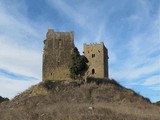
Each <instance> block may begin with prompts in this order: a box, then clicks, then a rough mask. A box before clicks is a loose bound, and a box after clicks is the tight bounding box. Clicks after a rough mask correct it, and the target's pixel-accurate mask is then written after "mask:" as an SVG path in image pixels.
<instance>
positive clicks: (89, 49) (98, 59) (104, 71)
mask: <svg viewBox="0 0 160 120" xmlns="http://www.w3.org/2000/svg"><path fill="white" fill-rule="evenodd" d="M83 47H84V55H85V56H86V57H87V59H88V61H89V63H88V66H89V69H88V71H87V72H86V76H90V77H97V78H108V50H107V48H106V47H105V46H104V44H103V43H100V44H89V45H87V44H84V45H83Z"/></svg>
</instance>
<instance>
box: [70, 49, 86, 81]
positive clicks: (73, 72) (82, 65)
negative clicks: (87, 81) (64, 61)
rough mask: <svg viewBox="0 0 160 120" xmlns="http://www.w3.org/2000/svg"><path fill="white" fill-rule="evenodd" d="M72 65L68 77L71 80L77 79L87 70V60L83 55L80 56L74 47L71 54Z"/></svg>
mask: <svg viewBox="0 0 160 120" xmlns="http://www.w3.org/2000/svg"><path fill="white" fill-rule="evenodd" d="M71 59H72V64H71V66H70V77H71V78H72V79H76V78H78V76H79V75H80V76H81V75H82V73H83V72H84V71H85V70H86V69H87V63H88V60H87V58H86V57H85V56H84V55H80V54H79V51H78V49H77V48H76V47H75V48H74V51H73V53H72V54H71Z"/></svg>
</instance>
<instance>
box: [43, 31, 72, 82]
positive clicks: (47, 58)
mask: <svg viewBox="0 0 160 120" xmlns="http://www.w3.org/2000/svg"><path fill="white" fill-rule="evenodd" d="M73 49H74V36H73V32H55V31H54V30H52V29H49V30H48V32H47V34H46V40H44V50H43V68H42V79H43V80H56V79H57V80H61V79H64V80H66V79H70V73H69V66H70V63H71V58H70V55H71V53H72V51H73Z"/></svg>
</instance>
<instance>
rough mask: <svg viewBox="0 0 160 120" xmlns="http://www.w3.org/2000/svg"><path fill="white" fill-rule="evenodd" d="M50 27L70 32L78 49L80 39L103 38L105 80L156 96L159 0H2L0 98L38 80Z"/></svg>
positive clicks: (159, 92)
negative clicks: (106, 55)
mask: <svg viewBox="0 0 160 120" xmlns="http://www.w3.org/2000/svg"><path fill="white" fill-rule="evenodd" d="M49 28H52V29H54V30H55V31H74V38H75V45H76V46H77V47H78V49H79V51H80V52H81V53H82V51H83V43H99V42H104V43H105V45H106V47H107V48H108V50H109V74H110V78H114V79H116V80H117V81H118V82H119V83H120V84H122V85H123V86H125V87H127V88H131V89H133V90H135V91H136V92H138V93H139V94H141V95H143V96H145V97H148V98H149V99H150V100H151V101H152V102H155V101H157V100H160V47H159V46H160V0H14V1H13V0H1V1H0V44H1V47H0V88H1V90H0V95H1V96H3V97H9V98H13V97H14V96H15V95H17V94H19V93H21V92H22V91H24V90H25V89H27V88H28V87H30V86H31V85H34V84H36V83H38V82H40V81H41V74H42V73H41V71H42V52H43V40H44V39H45V37H46V35H45V34H46V32H47V31H48V29H49Z"/></svg>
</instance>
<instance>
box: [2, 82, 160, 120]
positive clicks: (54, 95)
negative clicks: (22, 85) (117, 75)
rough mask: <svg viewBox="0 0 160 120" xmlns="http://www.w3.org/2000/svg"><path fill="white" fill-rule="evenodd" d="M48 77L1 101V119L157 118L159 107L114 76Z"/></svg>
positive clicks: (145, 119) (83, 119) (119, 119)
mask: <svg viewBox="0 0 160 120" xmlns="http://www.w3.org/2000/svg"><path fill="white" fill-rule="evenodd" d="M92 81H96V82H90V83H80V82H77V81H47V82H41V83H39V84H38V85H35V86H32V87H31V88H30V89H28V90H26V91H25V92H23V93H22V94H20V95H18V96H16V97H15V98H14V99H13V100H11V101H9V102H3V103H1V104H0V118H1V120H108V119H110V120H124V119H125V120H158V119H159V118H160V108H159V107H157V106H156V105H153V104H151V103H150V101H149V100H148V99H145V98H144V97H142V96H140V95H138V94H137V93H135V92H134V91H132V90H129V89H126V88H124V87H122V86H121V85H119V84H117V83H116V82H115V81H114V80H108V81H107V80H105V81H102V80H92Z"/></svg>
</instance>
